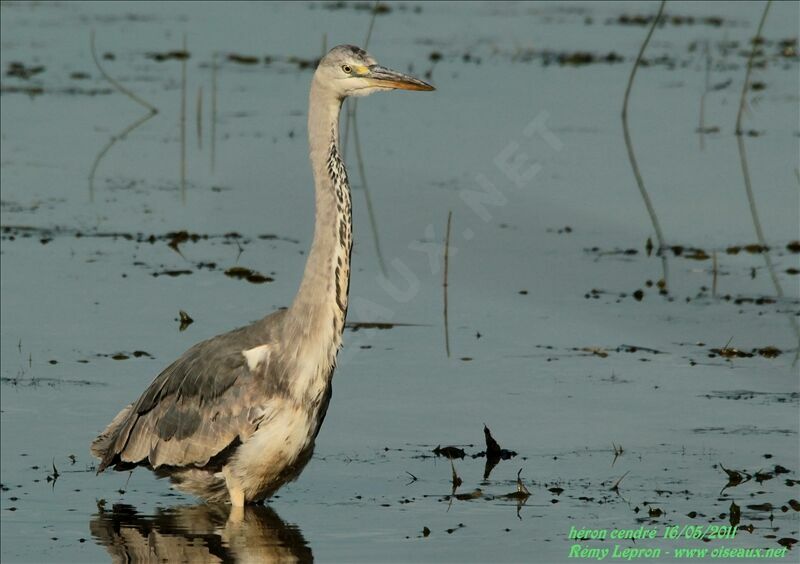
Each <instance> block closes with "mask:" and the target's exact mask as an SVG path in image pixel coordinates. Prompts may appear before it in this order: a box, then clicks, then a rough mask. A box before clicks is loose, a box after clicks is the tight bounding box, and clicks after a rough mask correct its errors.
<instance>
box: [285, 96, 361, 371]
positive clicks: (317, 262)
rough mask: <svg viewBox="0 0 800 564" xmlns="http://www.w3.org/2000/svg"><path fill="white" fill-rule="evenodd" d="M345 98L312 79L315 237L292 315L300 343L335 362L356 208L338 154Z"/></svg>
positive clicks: (310, 135)
mask: <svg viewBox="0 0 800 564" xmlns="http://www.w3.org/2000/svg"><path fill="white" fill-rule="evenodd" d="M341 106H342V101H341V100H340V99H338V98H337V97H336V96H335V95H332V93H330V92H329V91H327V90H325V89H324V88H321V87H320V86H319V85H318V84H317V83H316V81H314V82H312V87H311V94H310V97H309V112H308V139H309V149H310V158H311V166H312V169H313V173H314V186H315V206H316V211H315V222H314V240H313V242H312V244H311V251H310V252H309V255H308V260H307V261H306V268H305V272H304V274H303V280H302V282H301V284H300V290H299V291H298V293H297V296H296V297H295V300H294V302H293V303H292V306H291V313H292V314H293V315H291V316H289V317H290V318H291V319H293V320H294V322H295V324H296V327H295V329H296V330H297V332H298V333H299V334H297V335H295V337H297V338H298V341H299V344H301V343H303V342H305V343H309V344H310V345H311V346H312V347H317V346H319V347H321V348H320V350H319V352H320V353H321V355H322V359H323V360H324V359H327V360H328V362H330V365H331V366H332V365H333V363H334V361H335V356H336V351H337V350H338V348H339V347H340V346H341V335H342V331H343V330H344V319H345V316H346V314H347V297H348V290H349V286H350V251H351V248H352V212H351V205H350V186H349V184H348V181H347V171H346V170H345V167H344V162H343V161H342V159H341V157H340V155H339V112H340V110H341Z"/></svg>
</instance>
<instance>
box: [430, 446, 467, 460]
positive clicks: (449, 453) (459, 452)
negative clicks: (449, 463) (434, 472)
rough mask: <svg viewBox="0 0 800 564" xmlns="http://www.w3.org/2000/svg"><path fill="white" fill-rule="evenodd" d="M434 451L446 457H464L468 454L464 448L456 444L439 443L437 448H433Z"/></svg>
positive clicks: (437, 454)
mask: <svg viewBox="0 0 800 564" xmlns="http://www.w3.org/2000/svg"><path fill="white" fill-rule="evenodd" d="M433 453H434V454H435V455H436V456H443V457H445V458H464V456H466V453H465V452H464V449H463V448H458V447H454V446H446V447H442V446H441V445H439V446H437V447H436V448H435V449H433Z"/></svg>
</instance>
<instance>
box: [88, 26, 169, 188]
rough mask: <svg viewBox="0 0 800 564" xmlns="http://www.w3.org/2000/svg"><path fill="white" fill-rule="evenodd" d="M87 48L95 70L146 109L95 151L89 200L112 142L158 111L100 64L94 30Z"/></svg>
mask: <svg viewBox="0 0 800 564" xmlns="http://www.w3.org/2000/svg"><path fill="white" fill-rule="evenodd" d="M89 48H90V52H91V54H92V59H93V60H94V64H95V65H96V66H97V70H98V71H100V74H101V75H102V76H103V78H105V79H106V80H107V81H108V82H109V83H110V84H111V85H112V86H113V87H114V88H116V89H117V90H118V91H119V92H121V93H122V94H124V95H125V96H127V97H128V98H130V99H131V100H133V101H134V102H135V103H137V104H139V105H140V106H142V107H143V108H145V109H146V110H147V114H145V115H143V116H142V117H140V118H139V119H137V120H135V121H134V122H133V123H131V124H130V125H128V126H126V127H125V128H124V129H123V130H122V131H120V132H119V133H117V134H116V135H112V136H111V138H110V139H109V140H108V142H107V143H106V144H105V145H104V146H103V148H101V149H100V151H99V152H98V153H97V156H96V157H95V159H94V163H93V164H92V168H91V170H90V171H89V201H92V202H93V201H94V178H95V175H96V173H97V169H98V167H99V166H100V161H102V160H103V157H105V156H106V153H108V151H109V150H110V149H111V147H113V146H114V144H115V143H116V142H117V141H119V140H120V139H125V137H126V136H127V135H128V134H129V133H130V132H132V131H133V130H134V129H136V128H137V127H139V126H141V125H142V124H144V123H145V122H146V121H147V120H149V119H150V118H152V117H153V116H154V115H156V114H157V113H158V108H156V107H155V106H153V105H152V104H150V103H149V102H147V101H145V100H144V99H142V98H140V97H139V96H137V95H136V94H134V93H133V92H132V91H130V90H129V89H127V88H125V87H124V86H123V85H122V84H120V83H119V82H118V81H117V80H116V79H114V78H113V77H112V76H111V75H110V74H108V72H106V70H105V69H104V68H103V66H102V65H101V64H100V59H99V58H98V57H97V51H96V49H95V40H94V30H92V33H91V35H90V40H89Z"/></svg>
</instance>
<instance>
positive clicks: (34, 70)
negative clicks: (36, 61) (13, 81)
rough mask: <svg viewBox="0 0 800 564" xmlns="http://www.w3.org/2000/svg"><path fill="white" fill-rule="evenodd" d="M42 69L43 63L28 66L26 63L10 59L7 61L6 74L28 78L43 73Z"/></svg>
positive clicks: (43, 69) (23, 78)
mask: <svg viewBox="0 0 800 564" xmlns="http://www.w3.org/2000/svg"><path fill="white" fill-rule="evenodd" d="M44 71H45V68H44V66H43V65H30V66H29V65H26V64H25V63H20V62H18V61H11V62H10V63H8V69H6V76H12V77H15V78H21V79H22V80H29V79H30V78H31V77H33V76H36V75H37V74H40V73H43V72H44Z"/></svg>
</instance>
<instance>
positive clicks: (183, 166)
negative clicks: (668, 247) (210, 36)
mask: <svg viewBox="0 0 800 564" xmlns="http://www.w3.org/2000/svg"><path fill="white" fill-rule="evenodd" d="M183 52H184V54H185V53H187V52H188V51H187V49H186V34H185V33H184V34H183ZM181 201H183V202H186V57H185V56H184V57H183V58H182V59H181Z"/></svg>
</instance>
